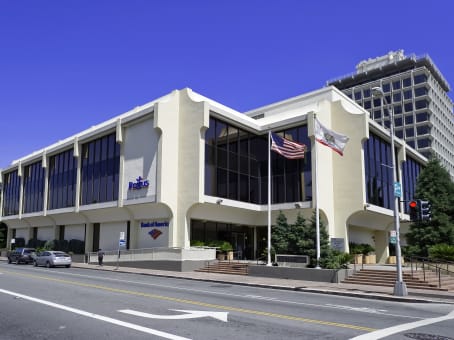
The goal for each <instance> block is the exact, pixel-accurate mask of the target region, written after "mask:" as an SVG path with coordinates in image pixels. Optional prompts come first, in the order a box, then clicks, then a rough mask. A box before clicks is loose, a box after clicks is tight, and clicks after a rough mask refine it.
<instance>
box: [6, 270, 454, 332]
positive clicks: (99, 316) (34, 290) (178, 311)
mask: <svg viewBox="0 0 454 340" xmlns="http://www.w3.org/2000/svg"><path fill="white" fill-rule="evenodd" d="M351 338H356V339H367V340H372V339H380V338H383V339H410V338H412V339H421V340H427V339H437V340H447V339H454V305H449V304H434V303H425V304H415V303H403V302H392V301H381V300H369V299H358V298H352V297H342V296H333V295H323V294H314V293H303V292H294V291H284V290H278V289H265V288H256V287H246V286H236V285H227V284H216V283H212V282H202V281H193V280H183V279H170V278H162V277H153V276H146V275H136V274H124V273H116V272H106V271H92V270H85V269H78V268H70V269H67V268H51V269H47V268H35V267H33V266H31V265H12V264H11V265H8V264H6V263H0V339H2V340H3V339H5V340H8V339H84V340H88V339H97V340H101V339H109V340H112V339H174V340H180V339H181V340H183V339H230V340H232V339H235V340H241V339H254V340H257V339H270V340H276V339H311V340H312V339H351Z"/></svg>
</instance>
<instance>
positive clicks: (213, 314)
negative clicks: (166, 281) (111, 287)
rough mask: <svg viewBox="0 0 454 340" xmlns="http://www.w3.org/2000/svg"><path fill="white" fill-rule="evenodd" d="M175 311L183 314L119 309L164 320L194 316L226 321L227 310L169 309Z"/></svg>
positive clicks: (123, 311) (126, 312)
mask: <svg viewBox="0 0 454 340" xmlns="http://www.w3.org/2000/svg"><path fill="white" fill-rule="evenodd" d="M170 310H173V311H175V312H183V313H185V314H178V315H158V314H150V313H144V312H139V311H135V310H131V309H122V310H119V312H120V313H125V314H131V315H136V316H141V317H144V318H149V319H164V320H180V319H195V318H206V317H211V318H214V319H218V320H221V321H224V322H227V315H228V314H229V313H228V312H210V311H204V310H181V309H170Z"/></svg>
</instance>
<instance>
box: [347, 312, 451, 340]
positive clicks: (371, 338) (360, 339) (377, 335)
mask: <svg viewBox="0 0 454 340" xmlns="http://www.w3.org/2000/svg"><path fill="white" fill-rule="evenodd" d="M451 319H454V310H453V311H452V312H451V313H449V314H447V315H444V316H440V317H438V318H430V319H425V320H419V321H415V322H410V323H404V324H402V325H397V326H394V327H389V328H385V329H380V330H378V331H375V332H371V333H366V334H362V335H360V336H357V337H355V338H352V339H350V340H377V339H381V338H384V337H387V336H390V335H393V334H396V333H400V332H403V331H408V330H409V329H414V328H418V327H422V326H427V325H431V324H433V323H437V322H442V321H446V320H451Z"/></svg>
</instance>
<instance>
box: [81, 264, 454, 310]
mask: <svg viewBox="0 0 454 340" xmlns="http://www.w3.org/2000/svg"><path fill="white" fill-rule="evenodd" d="M73 267H76V268H85V269H91V270H104V271H115V272H119V273H134V274H141V275H151V276H160V277H169V278H180V279H189V280H199V281H208V282H217V283H225V284H236V285H243V286H252V287H262V288H270V289H285V290H295V291H301V292H311V293H321V294H332V295H343V296H352V297H358V298H368V299H379V300H390V301H403V302H419V303H430V302H432V303H450V304H454V292H452V291H451V292H444V291H436V290H426V289H408V296H404V297H401V296H394V295H393V287H381V286H370V285H356V284H344V283H328V282H316V281H303V280H291V279H278V278H268V277H257V276H247V275H246V276H245V275H229V274H217V273H203V272H173V271H165V270H154V269H143V268H131V267H119V268H117V267H116V266H109V265H104V266H102V267H100V266H98V265H96V264H86V263H73ZM390 270H392V268H390Z"/></svg>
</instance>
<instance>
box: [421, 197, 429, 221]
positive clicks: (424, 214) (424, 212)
mask: <svg viewBox="0 0 454 340" xmlns="http://www.w3.org/2000/svg"><path fill="white" fill-rule="evenodd" d="M418 201H419V204H418V205H419V218H420V220H421V221H430V220H431V218H432V210H431V209H432V206H431V204H430V202H429V201H423V200H418Z"/></svg>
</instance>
